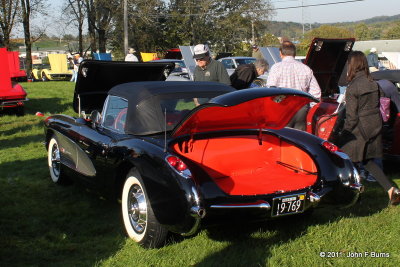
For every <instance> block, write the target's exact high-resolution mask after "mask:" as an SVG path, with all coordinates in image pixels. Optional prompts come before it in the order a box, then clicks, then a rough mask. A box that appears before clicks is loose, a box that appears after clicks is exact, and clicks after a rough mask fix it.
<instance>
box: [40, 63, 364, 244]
mask: <svg viewBox="0 0 400 267" xmlns="http://www.w3.org/2000/svg"><path fill="white" fill-rule="evenodd" d="M171 67H173V65H170V64H168V63H157V62H152V63H132V62H102V61H84V62H83V63H82V64H81V66H80V69H79V74H78V75H79V78H78V81H77V83H76V87H75V93H74V101H73V107H74V110H75V111H76V112H77V113H78V114H82V116H81V117H71V116H66V115H53V116H50V117H48V118H46V119H45V122H44V125H45V129H44V132H45V144H46V148H47V150H48V166H49V170H50V176H51V179H52V181H53V182H54V183H56V184H67V183H70V182H71V181H72V180H74V181H80V182H81V183H83V184H85V185H86V186H89V187H93V188H96V189H98V190H99V191H100V192H102V194H103V195H106V196H111V197H115V196H116V197H117V198H119V199H120V200H121V209H122V217H123V223H124V226H125V229H126V232H127V233H128V235H129V237H130V238H132V239H133V240H134V241H136V242H137V243H139V244H140V245H142V246H144V247H159V246H162V245H164V244H165V242H166V235H167V233H168V232H173V233H179V234H182V235H192V234H194V233H195V232H196V231H197V230H198V229H199V227H200V225H201V222H204V221H205V220H207V219H208V218H209V219H212V218H213V217H214V216H216V217H217V216H218V215H219V214H223V213H231V214H236V213H237V212H244V213H245V214H246V216H245V218H246V219H248V220H251V219H252V218H259V217H261V218H263V219H268V218H279V217H281V216H293V215H296V214H302V213H304V212H306V211H310V210H312V209H313V208H314V207H317V206H319V207H322V206H323V205H324V204H337V205H343V206H346V205H351V204H353V203H354V202H355V200H356V199H357V198H358V196H359V194H360V192H361V191H362V185H361V184H360V182H359V175H358V173H357V171H356V169H355V168H354V166H353V164H352V162H351V161H350V159H349V158H348V156H347V155H346V154H344V153H342V152H341V151H340V150H338V148H337V147H336V146H335V145H334V144H332V143H330V142H328V141H325V140H322V139H320V138H318V137H316V136H314V135H311V134H309V133H306V132H302V131H298V130H296V129H291V128H284V126H285V125H286V124H287V122H288V121H289V120H290V119H291V118H292V116H293V115H294V114H295V113H296V112H297V111H298V109H300V108H301V107H302V106H304V105H305V104H306V103H309V102H312V101H318V100H316V99H314V98H313V97H312V96H310V95H309V94H307V93H304V92H301V91H299V90H292V89H284V88H280V89H277V88H255V89H248V90H240V91H236V90H235V89H233V88H232V87H230V86H227V85H224V84H220V83H213V82H191V81H186V82H185V81H180V82H175V81H171V82H167V81H164V79H165V76H164V72H165V70H166V69H167V68H171ZM127 74H129V75H127ZM200 103H201V104H200ZM85 114H90V117H86V116H84V115H85Z"/></svg>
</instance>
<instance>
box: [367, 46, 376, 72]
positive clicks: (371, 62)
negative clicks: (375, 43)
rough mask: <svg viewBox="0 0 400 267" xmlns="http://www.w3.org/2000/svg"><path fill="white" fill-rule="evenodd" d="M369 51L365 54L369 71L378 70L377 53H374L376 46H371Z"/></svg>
mask: <svg viewBox="0 0 400 267" xmlns="http://www.w3.org/2000/svg"><path fill="white" fill-rule="evenodd" d="M369 52H370V53H369V54H368V56H367V61H368V67H369V72H374V71H377V70H379V60H378V55H377V54H376V48H375V47H372V48H371V50H369Z"/></svg>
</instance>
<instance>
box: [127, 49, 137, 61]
mask: <svg viewBox="0 0 400 267" xmlns="http://www.w3.org/2000/svg"><path fill="white" fill-rule="evenodd" d="M135 52H136V50H135V49H134V48H132V47H131V48H129V50H128V54H127V55H126V57H125V61H132V62H139V59H138V58H137V56H135V55H134V53H135Z"/></svg>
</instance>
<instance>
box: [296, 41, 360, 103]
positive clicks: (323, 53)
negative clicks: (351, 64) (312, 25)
mask: <svg viewBox="0 0 400 267" xmlns="http://www.w3.org/2000/svg"><path fill="white" fill-rule="evenodd" d="M354 42H355V39H354V38H346V39H324V38H315V39H314V40H313V41H312V42H311V45H310V48H309V50H308V53H307V57H306V59H305V61H304V63H305V64H306V65H308V66H309V67H310V68H311V69H312V70H313V72H314V76H315V78H316V79H317V81H318V84H319V86H320V87H321V93H322V96H328V95H331V94H333V93H337V88H338V81H339V78H340V75H341V74H342V72H343V69H344V66H345V65H346V61H347V57H348V55H349V53H350V52H351V50H352V48H353V45H354Z"/></svg>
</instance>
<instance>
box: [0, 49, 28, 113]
mask: <svg viewBox="0 0 400 267" xmlns="http://www.w3.org/2000/svg"><path fill="white" fill-rule="evenodd" d="M0 73H1V75H0V110H4V109H10V110H14V111H15V112H16V114H17V115H23V114H24V102H25V101H28V98H27V97H26V96H27V93H26V91H25V90H24V88H22V86H21V85H20V84H18V83H17V82H16V78H19V77H26V73H25V71H23V70H20V65H19V57H18V52H12V51H7V49H6V48H0Z"/></svg>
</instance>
